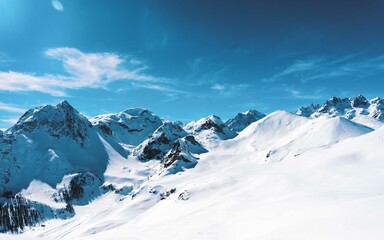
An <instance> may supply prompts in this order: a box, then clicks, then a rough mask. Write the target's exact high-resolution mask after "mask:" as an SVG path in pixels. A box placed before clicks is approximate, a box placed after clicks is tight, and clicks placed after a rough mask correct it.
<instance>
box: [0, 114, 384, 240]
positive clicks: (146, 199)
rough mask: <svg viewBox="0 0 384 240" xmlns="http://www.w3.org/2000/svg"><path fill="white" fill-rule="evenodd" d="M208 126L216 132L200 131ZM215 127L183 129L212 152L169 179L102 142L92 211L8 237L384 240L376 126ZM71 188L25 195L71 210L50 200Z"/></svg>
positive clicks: (43, 187) (381, 137) (334, 122)
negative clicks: (104, 162) (100, 174)
mask: <svg viewBox="0 0 384 240" xmlns="http://www.w3.org/2000/svg"><path fill="white" fill-rule="evenodd" d="M209 119H210V121H208V120H209ZM242 121H244V120H242ZM375 121H376V120H375ZM207 122H208V123H210V124H211V125H214V127H213V128H212V129H210V128H207V129H206V128H205V127H203V128H202V127H201V126H206V125H207V124H206V123H207ZM207 122H205V121H204V120H203V119H202V120H199V121H198V122H193V123H191V124H189V125H187V127H185V129H186V131H187V132H195V134H197V135H196V136H197V139H198V140H199V142H200V143H201V144H202V146H205V147H206V148H207V150H208V152H205V153H201V154H195V153H193V151H192V153H190V154H191V156H193V157H194V159H195V160H196V161H197V165H196V166H194V167H193V168H190V169H185V171H178V172H175V173H174V174H169V173H166V172H164V171H163V170H164V165H163V164H162V162H161V161H159V160H156V159H153V160H146V161H141V160H139V159H138V158H137V156H135V155H134V154H130V155H129V156H128V157H125V156H123V155H124V154H121V153H120V152H119V151H118V150H119V149H116V147H114V145H113V144H112V143H110V141H107V140H105V139H104V138H103V137H102V136H101V135H98V136H99V141H100V142H101V143H102V145H103V146H104V147H103V153H104V152H105V153H106V154H107V155H108V157H107V158H108V161H107V162H108V163H107V166H106V170H105V172H104V175H103V177H102V178H100V179H103V183H102V187H99V185H100V184H101V183H100V184H99V182H98V180H97V179H98V178H96V177H94V176H93V175H86V176H83V177H84V179H85V182H86V186H87V188H86V189H85V190H84V191H86V192H87V194H86V196H85V197H84V198H83V199H82V201H83V202H81V203H88V202H89V204H74V206H73V207H74V210H75V215H74V216H73V217H72V218H69V219H51V220H47V221H45V222H42V223H40V224H39V225H38V226H36V227H32V228H26V230H25V231H24V233H22V234H19V235H13V234H9V233H7V234H2V235H0V237H3V238H4V239H133V240H147V239H157V240H161V239H164V240H165V239H167V240H169V239H183V240H188V239H190V240H196V239H209V240H213V239H214V240H216V239H217V240H225V239H228V240H233V239H236V240H254V239H258V240H259V239H260V240H275V239H276V240H277V239H279V240H280V239H292V240H298V239H303V240H304V239H305V240H307V239H319V240H320V239H321V240H323V239H335V240H336V239H337V240H340V239H345V240H354V239H356V240H357V239H359V240H360V239H370V240H376V239H377V240H381V239H384V228H383V223H384V174H383V171H384V126H379V124H378V123H377V124H375V125H374V126H375V127H373V126H372V122H373V121H372V118H369V119H368V118H364V117H362V118H359V121H358V122H355V121H353V119H350V120H348V119H347V118H344V117H338V116H336V117H332V116H327V115H323V116H316V117H313V118H307V117H303V116H298V115H295V114H291V113H288V112H285V111H276V112H273V113H271V114H269V115H267V116H265V117H263V118H262V119H260V120H258V121H256V122H253V123H251V124H250V125H249V126H247V127H246V128H245V129H244V130H242V131H241V132H240V133H239V134H238V135H237V136H236V137H234V138H231V139H227V140H224V139H226V138H223V137H222V136H223V135H222V134H224V133H226V132H225V131H229V130H227V129H225V131H219V132H218V126H221V124H223V123H222V121H221V120H219V119H216V118H213V117H208V118H207ZM378 122H379V121H378ZM380 123H381V122H380ZM167 124H169V123H167ZM159 129H161V128H159ZM220 129H224V128H221V127H220V128H219V130H220ZM200 130H201V131H200ZM114 131H116V130H114ZM161 133H162V132H161V131H160V130H156V131H155V134H153V136H159V135H161ZM215 134H218V135H217V136H218V137H215ZM227 134H228V133H227ZM229 134H232V133H229ZM168 135H169V134H168ZM184 135H185V133H183V135H182V136H183V137H184ZM153 136H152V137H153ZM159 142H161V141H158V142H157V143H159ZM168 145H169V143H168V142H167V143H166V144H165V145H162V146H161V147H164V146H168ZM71 179H73V176H72V175H66V177H64V180H63V181H61V182H60V183H58V184H57V185H56V187H52V185H51V184H50V185H48V184H46V183H44V182H42V181H39V180H34V181H32V182H31V183H30V184H29V187H28V188H26V189H24V190H22V195H23V196H24V197H25V198H26V199H29V200H32V201H37V202H41V203H44V204H46V205H49V206H52V207H55V208H63V207H65V204H64V203H63V202H60V201H59V202H57V201H54V200H53V199H52V195H54V194H55V192H57V191H59V189H63V188H64V187H65V186H68V185H70V180H71ZM91 183H92V184H91ZM98 191H99V192H98ZM92 194H93V195H92Z"/></svg>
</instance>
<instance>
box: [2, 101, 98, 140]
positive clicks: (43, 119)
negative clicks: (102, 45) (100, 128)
mask: <svg viewBox="0 0 384 240" xmlns="http://www.w3.org/2000/svg"><path fill="white" fill-rule="evenodd" d="M90 127H92V125H91V123H90V122H89V121H88V119H87V118H86V117H85V116H83V115H82V114H80V113H79V112H78V111H77V110H76V109H75V108H73V107H72V106H71V105H70V104H69V103H68V102H67V101H63V102H61V103H59V104H57V105H56V106H53V105H45V106H40V107H36V108H34V109H30V110H28V111H27V112H26V113H25V114H24V115H23V116H21V118H20V119H19V120H18V122H17V123H16V124H15V125H14V126H13V127H12V128H10V129H8V130H7V131H6V133H7V134H10V133H14V132H20V131H26V132H34V131H38V130H44V131H46V132H48V133H49V134H50V135H51V136H53V137H57V138H58V137H63V136H65V137H68V138H71V139H74V140H75V141H76V142H78V143H80V144H84V142H85V141H86V140H87V138H88V133H87V131H88V130H87V129H88V128H90Z"/></svg>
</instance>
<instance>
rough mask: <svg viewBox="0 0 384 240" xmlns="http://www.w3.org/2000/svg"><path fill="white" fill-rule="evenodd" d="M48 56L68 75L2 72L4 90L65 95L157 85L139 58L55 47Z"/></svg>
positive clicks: (1, 82) (1, 80)
mask: <svg viewBox="0 0 384 240" xmlns="http://www.w3.org/2000/svg"><path fill="white" fill-rule="evenodd" d="M45 55H46V56H48V57H50V58H52V59H55V60H59V61H61V62H62V63H63V68H64V71H65V72H66V75H53V74H50V73H46V74H43V75H37V74H35V73H21V72H13V71H8V72H0V89H1V90H3V91H18V92H23V91H37V92H42V93H48V94H50V95H53V96H66V90H68V89H80V88H106V87H107V86H108V84H110V83H111V82H114V81H127V80H128V81H141V82H157V81H158V80H159V79H158V78H156V77H154V76H152V75H148V74H145V73H144V72H143V71H144V70H145V69H147V67H146V66H145V65H144V64H142V62H140V61H139V60H137V59H131V60H128V61H126V60H125V59H124V58H122V57H120V56H119V55H117V54H114V53H83V52H81V51H80V50H78V49H76V48H53V49H49V50H47V51H46V52H45Z"/></svg>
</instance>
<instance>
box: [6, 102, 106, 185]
mask: <svg viewBox="0 0 384 240" xmlns="http://www.w3.org/2000/svg"><path fill="white" fill-rule="evenodd" d="M0 154H1V159H2V160H1V167H0V192H4V191H11V192H12V193H17V192H18V191H20V190H21V189H22V188H26V187H27V186H28V184H29V183H30V182H31V181H32V180H40V181H42V182H45V183H47V184H49V185H51V186H55V185H56V184H57V183H59V182H60V181H61V180H62V178H63V176H64V175H66V174H70V173H76V172H92V173H94V174H95V175H96V176H98V177H99V178H101V179H102V178H103V174H104V172H105V169H106V167H107V163H108V155H107V153H106V152H105V149H104V147H103V144H102V142H101V140H100V137H99V135H98V133H97V132H96V131H95V130H94V129H93V127H92V125H91V123H90V122H89V121H88V119H87V118H86V117H84V116H83V115H81V114H80V113H79V112H77V111H76V110H75V109H74V108H73V107H72V106H71V105H69V104H68V102H66V101H64V102H62V103H60V104H58V105H56V106H51V105H46V106H43V107H38V108H35V109H30V110H29V111H27V112H26V113H25V114H24V115H23V116H22V117H21V118H20V120H19V121H18V122H17V123H16V124H15V125H14V126H13V127H12V128H10V129H8V130H7V131H5V132H4V133H3V135H2V137H1V138H0Z"/></svg>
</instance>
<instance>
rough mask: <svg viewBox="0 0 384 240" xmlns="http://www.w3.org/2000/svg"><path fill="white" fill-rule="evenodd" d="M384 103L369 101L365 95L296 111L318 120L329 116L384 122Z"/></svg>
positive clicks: (328, 101) (378, 99)
mask: <svg viewBox="0 0 384 240" xmlns="http://www.w3.org/2000/svg"><path fill="white" fill-rule="evenodd" d="M383 113H384V103H383V100H382V99H381V98H378V97H377V98H374V99H372V100H368V99H367V98H366V97H364V96H363V95H358V96H356V97H353V98H338V97H332V98H330V99H328V100H327V101H326V102H325V103H324V104H323V105H318V104H316V105H314V104H311V105H310V106H306V107H301V108H300V109H299V110H297V111H296V114H297V115H301V116H305V117H312V118H316V117H319V116H323V115H327V116H330V117H336V116H342V117H345V118H348V119H351V120H354V119H355V118H360V117H364V116H368V117H371V118H374V119H376V120H379V121H384V114H383Z"/></svg>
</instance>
